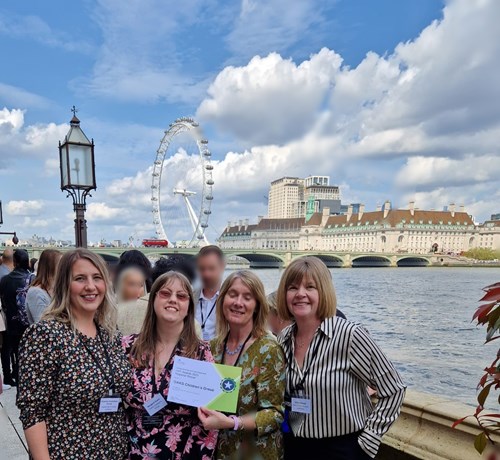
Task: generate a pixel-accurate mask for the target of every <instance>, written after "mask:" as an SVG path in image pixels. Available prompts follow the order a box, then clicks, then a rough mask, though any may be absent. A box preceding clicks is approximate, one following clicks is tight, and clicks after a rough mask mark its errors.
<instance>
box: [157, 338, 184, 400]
mask: <svg viewBox="0 0 500 460" xmlns="http://www.w3.org/2000/svg"><path fill="white" fill-rule="evenodd" d="M180 344H181V341H180V340H179V341H178V342H177V345H176V346H175V347H174V349H173V350H172V353H171V354H170V358H168V361H167V363H166V364H165V367H167V366H168V365H169V364H170V361H172V358H173V356H174V355H175V352H176V351H177V349H178V348H179V347H180ZM155 363H156V353H155V358H153V369H152V379H153V381H152V382H151V386H152V391H153V396H154V395H156V394H157V393H158V388H157V387H156V375H155V372H156V365H155ZM160 374H161V371H160Z"/></svg>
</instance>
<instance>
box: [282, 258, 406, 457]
mask: <svg viewBox="0 0 500 460" xmlns="http://www.w3.org/2000/svg"><path fill="white" fill-rule="evenodd" d="M336 306H337V300H336V296H335V290H334V287H333V282H332V278H331V274H330V271H329V270H328V268H327V267H326V265H325V264H324V263H323V262H322V261H321V260H320V259H318V258H316V257H309V256H307V257H302V258H300V259H297V260H294V261H293V262H292V263H291V264H290V265H289V266H288V267H287V269H286V270H285V272H284V273H283V276H282V277H281V281H280V284H279V287H278V312H279V314H280V316H281V317H282V318H284V319H289V320H293V321H294V323H293V324H292V325H291V326H289V327H288V328H287V329H285V330H284V331H283V332H282V334H281V335H280V337H279V341H280V343H281V344H282V346H283V350H284V352H285V357H286V359H287V394H286V401H287V423H285V424H284V431H285V460H295V459H300V460H302V459H303V458H307V456H310V455H311V453H314V456H315V458H335V459H338V460H364V459H369V458H374V457H375V455H376V454H377V451H378V448H379V445H380V440H381V438H382V436H383V435H384V433H385V432H386V431H387V430H388V429H389V427H390V426H391V425H392V423H394V421H395V420H396V418H397V417H398V415H399V412H400V409H401V404H402V403H403V397H404V393H405V386H404V384H403V382H402V381H401V377H400V376H399V374H398V372H397V371H396V369H395V368H394V366H393V365H392V363H391V362H390V361H389V360H388V359H387V358H386V356H385V355H384V353H383V352H382V351H381V350H380V348H379V347H378V346H377V345H376V344H375V342H374V341H373V339H372V338H371V337H370V335H369V334H368V332H367V331H366V329H364V328H363V327H362V326H361V325H359V324H356V323H353V322H350V321H348V320H346V319H344V318H341V317H339V316H336V315H335V312H336ZM368 387H372V388H374V389H376V391H377V396H378V402H377V404H376V406H375V407H373V405H372V403H371V400H370V397H369V395H368Z"/></svg>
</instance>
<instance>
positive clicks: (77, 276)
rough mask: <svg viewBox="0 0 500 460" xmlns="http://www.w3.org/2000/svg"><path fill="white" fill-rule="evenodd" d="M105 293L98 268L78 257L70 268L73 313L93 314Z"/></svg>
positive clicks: (104, 284)
mask: <svg viewBox="0 0 500 460" xmlns="http://www.w3.org/2000/svg"><path fill="white" fill-rule="evenodd" d="M105 294H106V283H105V281H104V278H103V276H102V274H101V272H100V271H99V269H98V268H97V267H96V266H95V265H94V264H93V263H92V262H90V261H89V260H87V259H78V260H77V261H76V262H75V263H74V264H73V267H72V269H71V285H70V301H71V308H72V309H73V312H74V313H75V315H76V316H77V317H78V316H81V315H90V314H95V313H96V311H97V310H98V308H99V307H100V306H101V304H102V302H103V300H104V296H105Z"/></svg>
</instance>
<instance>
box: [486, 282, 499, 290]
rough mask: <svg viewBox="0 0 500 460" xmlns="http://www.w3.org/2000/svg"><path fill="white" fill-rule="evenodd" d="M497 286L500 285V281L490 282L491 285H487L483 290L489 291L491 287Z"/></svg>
mask: <svg viewBox="0 0 500 460" xmlns="http://www.w3.org/2000/svg"><path fill="white" fill-rule="evenodd" d="M496 287H500V283H493V284H490V285H489V286H486V287H485V288H483V291H489V290H490V289H492V288H496Z"/></svg>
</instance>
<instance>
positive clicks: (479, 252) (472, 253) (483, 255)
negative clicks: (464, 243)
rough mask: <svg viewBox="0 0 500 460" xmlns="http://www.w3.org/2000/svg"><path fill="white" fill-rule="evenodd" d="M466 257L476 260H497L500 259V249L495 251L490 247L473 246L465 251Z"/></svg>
mask: <svg viewBox="0 0 500 460" xmlns="http://www.w3.org/2000/svg"><path fill="white" fill-rule="evenodd" d="M463 255H464V256H465V257H469V258H470V259H476V260H495V259H500V251H495V250H493V249H490V248H473V249H470V250H469V251H467V252H464V253H463Z"/></svg>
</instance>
